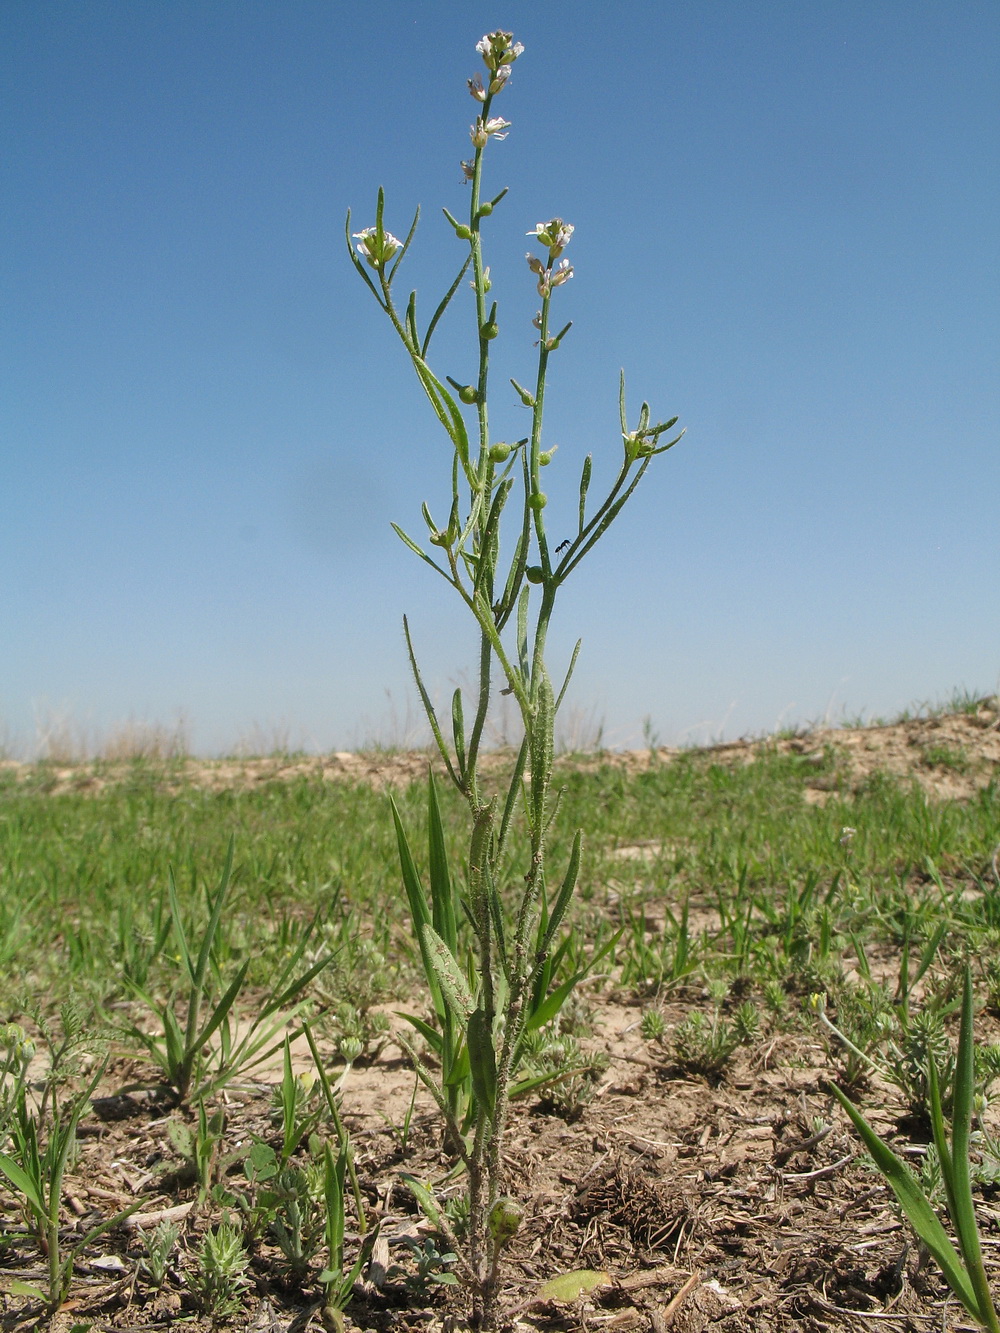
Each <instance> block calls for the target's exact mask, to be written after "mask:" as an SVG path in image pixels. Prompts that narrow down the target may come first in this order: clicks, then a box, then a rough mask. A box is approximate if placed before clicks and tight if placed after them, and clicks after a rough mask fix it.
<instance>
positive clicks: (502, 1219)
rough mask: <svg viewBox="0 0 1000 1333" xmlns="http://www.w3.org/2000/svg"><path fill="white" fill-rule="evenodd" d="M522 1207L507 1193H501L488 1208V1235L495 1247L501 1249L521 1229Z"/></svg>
mask: <svg viewBox="0 0 1000 1333" xmlns="http://www.w3.org/2000/svg"><path fill="white" fill-rule="evenodd" d="M523 1219H524V1209H523V1208H522V1207H521V1205H520V1204H519V1203H518V1201H517V1200H516V1199H512V1198H511V1197H510V1195H509V1194H502V1195H501V1196H500V1198H499V1199H497V1201H496V1203H495V1204H494V1205H493V1207H492V1208H491V1209H490V1216H489V1228H490V1236H491V1237H492V1239H493V1243H494V1245H496V1247H497V1249H503V1248H505V1247H506V1246H507V1245H509V1244H510V1242H511V1241H512V1240H513V1239H514V1237H515V1236H516V1235H517V1233H518V1231H519V1230H520V1229H521V1222H522V1221H523Z"/></svg>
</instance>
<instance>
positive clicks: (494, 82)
mask: <svg viewBox="0 0 1000 1333" xmlns="http://www.w3.org/2000/svg"><path fill="white" fill-rule="evenodd" d="M511 68H512V67H511V66H510V65H501V66H500V68H499V69H498V70H497V72H496V74H495V75H494V76H493V78H492V79H491V80H490V96H491V97H495V96H496V94H497V93H498V92H500V90H501V89H502V88H503V86H504V84H505V83H506V82H507V80H508V79H509V78H510V71H511Z"/></svg>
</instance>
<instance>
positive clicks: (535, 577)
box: [524, 565, 545, 583]
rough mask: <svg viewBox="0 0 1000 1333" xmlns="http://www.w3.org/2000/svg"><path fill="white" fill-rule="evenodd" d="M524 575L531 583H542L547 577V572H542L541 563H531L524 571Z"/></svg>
mask: <svg viewBox="0 0 1000 1333" xmlns="http://www.w3.org/2000/svg"><path fill="white" fill-rule="evenodd" d="M524 577H525V578H526V579H527V580H528V582H529V583H541V582H542V581H543V580H544V578H545V574H544V573H543V572H542V567H541V565H529V566H528V568H527V569H526V570H525V571H524Z"/></svg>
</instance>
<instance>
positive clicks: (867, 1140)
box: [831, 1087, 979, 1318]
mask: <svg viewBox="0 0 1000 1333" xmlns="http://www.w3.org/2000/svg"><path fill="white" fill-rule="evenodd" d="M831 1091H832V1092H833V1094H834V1096H835V1097H836V1098H837V1100H838V1101H839V1102H840V1104H841V1106H842V1107H843V1108H844V1110H845V1111H846V1112H847V1114H848V1115H849V1116H850V1118H851V1120H852V1121H853V1123H854V1127H855V1129H856V1130H857V1131H858V1133H859V1134H860V1135H861V1137H862V1139H863V1140H864V1144H865V1147H866V1148H867V1149H868V1151H869V1153H870V1154H871V1156H872V1158H873V1160H874V1162H875V1165H876V1166H877V1167H878V1169H879V1170H880V1171H881V1173H882V1175H883V1176H885V1178H886V1180H887V1181H888V1183H889V1186H890V1187H891V1189H892V1192H893V1193H894V1194H895V1196H896V1198H897V1199H898V1200H899V1203H900V1207H901V1208H902V1209H903V1212H904V1213H905V1214H906V1216H907V1218H908V1219H909V1222H910V1225H911V1226H912V1227H913V1229H914V1231H915V1232H916V1233H917V1235H918V1236H919V1237H920V1239H921V1240H922V1241H923V1243H924V1244H925V1245H926V1246H927V1248H928V1250H930V1252H931V1254H932V1255H933V1256H934V1258H935V1259H936V1260H937V1262H938V1264H939V1266H940V1268H941V1271H942V1272H943V1273H944V1275H945V1278H946V1280H947V1282H948V1285H949V1287H951V1289H952V1291H953V1292H954V1293H955V1295H956V1296H957V1297H958V1299H959V1300H960V1301H961V1302H962V1304H963V1305H964V1306H965V1308H966V1309H967V1310H968V1311H969V1313H970V1314H972V1315H975V1316H976V1317H977V1318H978V1316H979V1302H978V1300H977V1298H976V1293H975V1292H974V1290H973V1288H972V1283H971V1282H970V1280H969V1274H968V1273H967V1272H966V1270H965V1265H964V1264H963V1263H962V1260H961V1258H960V1257H959V1254H958V1251H957V1250H956V1249H955V1247H954V1245H953V1244H952V1243H951V1241H950V1240H949V1238H948V1234H947V1232H946V1231H945V1229H944V1227H943V1226H942V1225H941V1222H940V1219H939V1218H938V1215H937V1213H935V1211H934V1209H933V1208H932V1207H931V1205H930V1203H929V1202H928V1200H927V1196H926V1195H925V1194H924V1192H923V1190H921V1188H920V1185H919V1184H918V1183H917V1179H916V1177H915V1176H914V1174H913V1172H912V1171H911V1170H910V1168H909V1167H908V1166H907V1165H906V1164H905V1163H904V1162H902V1161H901V1160H900V1159H899V1158H898V1157H897V1156H896V1154H895V1153H894V1152H893V1151H892V1149H891V1148H890V1147H888V1146H887V1145H886V1144H885V1143H883V1142H882V1140H881V1139H880V1138H879V1136H878V1135H877V1134H876V1133H875V1131H874V1130H873V1129H872V1127H871V1125H869V1123H868V1121H867V1120H866V1119H865V1118H864V1116H863V1115H862V1114H861V1112H860V1111H859V1110H858V1109H857V1107H856V1106H855V1105H854V1104H853V1102H851V1101H850V1100H849V1098H847V1097H845V1095H844V1094H843V1093H842V1092H841V1090H840V1089H839V1088H838V1087H832V1088H831Z"/></svg>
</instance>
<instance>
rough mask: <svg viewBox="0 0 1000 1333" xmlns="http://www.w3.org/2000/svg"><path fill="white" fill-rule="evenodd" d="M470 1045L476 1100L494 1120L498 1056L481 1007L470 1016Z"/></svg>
mask: <svg viewBox="0 0 1000 1333" xmlns="http://www.w3.org/2000/svg"><path fill="white" fill-rule="evenodd" d="M468 1045H469V1067H470V1071H471V1073H472V1090H473V1092H474V1093H475V1095H476V1101H477V1102H478V1103H479V1105H480V1106H481V1107H482V1108H483V1109H484V1110H485V1112H486V1114H487V1115H488V1116H489V1118H490V1119H491V1120H492V1119H493V1116H494V1113H495V1111H496V1098H497V1056H496V1050H495V1049H494V1046H493V1031H492V1027H491V1024H490V1023H489V1021H488V1019H487V1016H486V1013H485V1012H484V1010H483V1009H481V1008H480V1009H476V1010H475V1012H474V1013H472V1014H471V1015H470V1017H469V1030H468Z"/></svg>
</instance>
